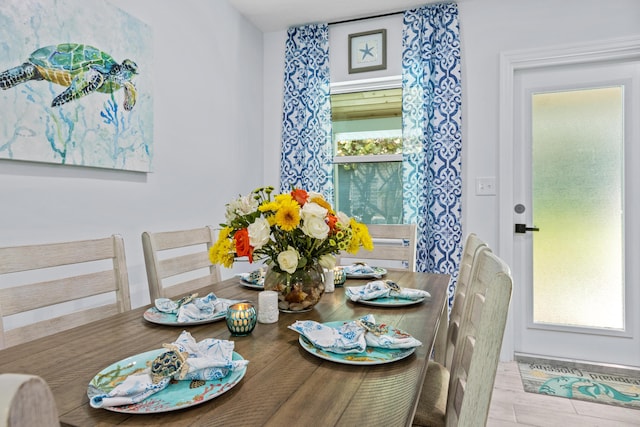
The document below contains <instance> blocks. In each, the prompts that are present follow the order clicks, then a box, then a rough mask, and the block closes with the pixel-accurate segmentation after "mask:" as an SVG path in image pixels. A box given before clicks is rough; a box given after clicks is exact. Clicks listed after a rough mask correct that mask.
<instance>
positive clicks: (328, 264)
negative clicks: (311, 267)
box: [318, 254, 336, 270]
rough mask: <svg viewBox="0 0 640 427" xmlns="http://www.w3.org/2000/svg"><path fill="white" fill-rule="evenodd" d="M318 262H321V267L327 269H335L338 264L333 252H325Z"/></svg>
mask: <svg viewBox="0 0 640 427" xmlns="http://www.w3.org/2000/svg"><path fill="white" fill-rule="evenodd" d="M318 264H320V266H321V267H324V268H326V269H327V270H333V268H334V267H335V266H336V257H335V256H334V255H331V254H324V255H322V256H321V257H320V259H319V260H318Z"/></svg>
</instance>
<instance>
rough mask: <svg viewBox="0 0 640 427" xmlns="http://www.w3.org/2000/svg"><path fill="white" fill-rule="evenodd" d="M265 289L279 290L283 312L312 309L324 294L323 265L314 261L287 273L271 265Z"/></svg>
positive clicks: (299, 311)
mask: <svg viewBox="0 0 640 427" xmlns="http://www.w3.org/2000/svg"><path fill="white" fill-rule="evenodd" d="M264 289H265V290H266V291H276V292H278V309H279V310H280V311H282V312H285V313H303V312H306V311H310V310H311V309H313V307H314V306H315V305H316V304H317V303H318V301H320V298H321V297H322V295H323V294H324V274H323V271H322V267H321V266H320V264H317V263H312V264H308V265H306V266H305V267H302V268H299V269H297V270H296V271H295V272H293V273H287V272H286V271H281V270H280V269H278V268H277V267H274V266H269V268H268V269H267V275H266V276H265V278H264Z"/></svg>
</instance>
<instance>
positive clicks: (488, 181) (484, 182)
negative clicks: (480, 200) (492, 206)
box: [476, 176, 496, 196]
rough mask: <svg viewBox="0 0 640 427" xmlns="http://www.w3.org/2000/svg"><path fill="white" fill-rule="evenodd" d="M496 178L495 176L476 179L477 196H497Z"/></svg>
mask: <svg viewBox="0 0 640 427" xmlns="http://www.w3.org/2000/svg"><path fill="white" fill-rule="evenodd" d="M495 195H496V178H495V177H494V176H486V177H478V178H476V196H495Z"/></svg>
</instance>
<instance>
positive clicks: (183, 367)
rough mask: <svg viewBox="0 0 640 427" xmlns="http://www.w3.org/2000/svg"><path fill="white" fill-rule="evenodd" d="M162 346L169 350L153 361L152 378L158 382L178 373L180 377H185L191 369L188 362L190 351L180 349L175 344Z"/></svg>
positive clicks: (154, 381)
mask: <svg viewBox="0 0 640 427" xmlns="http://www.w3.org/2000/svg"><path fill="white" fill-rule="evenodd" d="M162 346H163V347H165V348H167V349H169V351H165V352H164V353H162V354H161V355H159V356H158V357H156V358H155V359H153V362H151V380H152V381H153V383H154V384H156V383H158V382H160V381H161V380H162V379H163V378H166V377H172V376H173V375H175V374H176V373H178V374H179V379H183V378H184V377H185V375H187V372H188V371H189V365H188V364H187V357H189V353H188V352H186V351H184V352H182V351H180V349H179V348H178V346H177V345H175V344H163V345H162Z"/></svg>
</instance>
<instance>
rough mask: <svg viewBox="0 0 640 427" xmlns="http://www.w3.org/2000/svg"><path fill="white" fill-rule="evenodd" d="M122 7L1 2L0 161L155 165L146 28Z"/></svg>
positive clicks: (74, 0) (78, 1)
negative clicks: (0, 118)
mask: <svg viewBox="0 0 640 427" xmlns="http://www.w3.org/2000/svg"><path fill="white" fill-rule="evenodd" d="M125 3H126V2H125ZM123 4H124V3H123ZM127 8H129V5H128V4H127V5H126V7H124V8H123V7H118V6H115V5H113V4H112V2H110V1H105V0H98V1H94V2H91V7H87V4H86V1H84V0H20V1H17V0H11V1H9V2H6V4H3V7H0V117H2V120H0V162H2V161H3V159H8V160H16V161H27V162H40V163H53V164H58V165H69V166H83V167H91V168H103V169H116V170H127V171H136V172H145V173H146V172H150V171H151V170H152V169H153V168H152V166H153V165H152V163H153V157H154V124H153V116H154V102H153V81H154V79H153V73H154V67H153V64H154V59H153V52H154V43H153V31H152V28H151V27H150V26H149V25H148V24H147V23H146V22H145V21H144V20H141V19H140V18H139V17H138V16H137V15H136V14H131V13H129V12H127ZM134 9H136V8H134ZM143 16H144V15H143Z"/></svg>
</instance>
